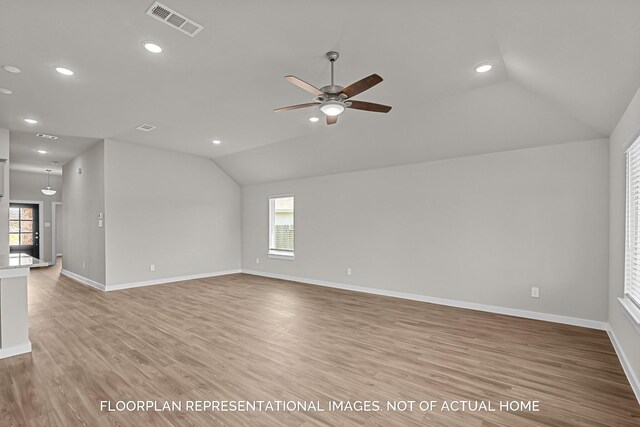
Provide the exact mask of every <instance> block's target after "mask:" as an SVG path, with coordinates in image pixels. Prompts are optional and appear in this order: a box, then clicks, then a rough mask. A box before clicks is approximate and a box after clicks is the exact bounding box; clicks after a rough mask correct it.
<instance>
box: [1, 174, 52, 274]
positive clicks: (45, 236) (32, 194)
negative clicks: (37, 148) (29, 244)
mask: <svg viewBox="0 0 640 427" xmlns="http://www.w3.org/2000/svg"><path fill="white" fill-rule="evenodd" d="M9 178H10V181H11V200H29V201H39V202H43V206H42V210H43V212H40V215H42V218H43V221H42V222H43V223H44V225H45V226H44V228H43V229H42V230H40V236H41V238H40V259H42V260H43V261H47V262H51V261H52V260H53V257H52V254H51V230H52V227H51V225H52V224H51V202H61V201H62V177H61V176H56V175H51V181H50V182H51V186H52V187H53V188H55V189H56V190H57V192H56V194H54V195H53V196H45V195H44V194H42V191H40V190H41V189H42V188H43V187H44V186H46V185H47V175H46V174H39V173H30V172H22V171H11V172H10V174H9ZM47 223H49V225H50V226H49V227H47V226H46V224H47Z"/></svg>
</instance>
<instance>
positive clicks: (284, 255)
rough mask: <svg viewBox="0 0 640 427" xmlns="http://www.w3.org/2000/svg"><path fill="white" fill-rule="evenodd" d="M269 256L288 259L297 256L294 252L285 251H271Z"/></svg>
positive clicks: (290, 259)
mask: <svg viewBox="0 0 640 427" xmlns="http://www.w3.org/2000/svg"><path fill="white" fill-rule="evenodd" d="M268 257H269V258H273V259H284V260H286V261H293V260H294V259H296V256H295V255H294V254H293V253H292V252H284V251H282V252H281V251H269V255H268Z"/></svg>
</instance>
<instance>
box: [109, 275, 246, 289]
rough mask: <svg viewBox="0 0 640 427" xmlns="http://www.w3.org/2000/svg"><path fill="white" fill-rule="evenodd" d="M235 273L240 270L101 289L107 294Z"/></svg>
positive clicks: (176, 277)
mask: <svg viewBox="0 0 640 427" xmlns="http://www.w3.org/2000/svg"><path fill="white" fill-rule="evenodd" d="M237 273H240V269H237V270H225V271H216V272H213V273H201V274H192V275H189V276H175V277H166V278H161V279H154V280H145V281H142V282H131V283H120V284H117V285H107V286H106V289H103V290H105V291H107V292H109V291H119V290H122V289H130V288H139V287H141V286H153V285H162V284H165V283H174V282H184V281H186V280H196V279H204V278H207V277H216V276H226V275H227V274H237Z"/></svg>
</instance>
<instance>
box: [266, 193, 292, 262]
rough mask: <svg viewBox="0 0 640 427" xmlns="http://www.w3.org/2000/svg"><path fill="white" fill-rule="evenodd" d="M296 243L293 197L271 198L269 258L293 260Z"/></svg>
mask: <svg viewBox="0 0 640 427" xmlns="http://www.w3.org/2000/svg"><path fill="white" fill-rule="evenodd" d="M294 242H295V227H294V201H293V196H274V197H269V257H270V258H281V259H293V258H294V254H293V249H294Z"/></svg>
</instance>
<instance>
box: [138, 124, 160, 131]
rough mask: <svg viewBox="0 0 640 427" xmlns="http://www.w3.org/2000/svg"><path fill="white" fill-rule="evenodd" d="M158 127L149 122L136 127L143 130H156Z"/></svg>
mask: <svg viewBox="0 0 640 427" xmlns="http://www.w3.org/2000/svg"><path fill="white" fill-rule="evenodd" d="M155 128H156V127H155V126H154V125H147V124H144V123H143V124H141V125H140V126H138V127H137V128H136V129H138V130H141V131H143V132H149V131H152V130H154V129H155Z"/></svg>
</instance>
